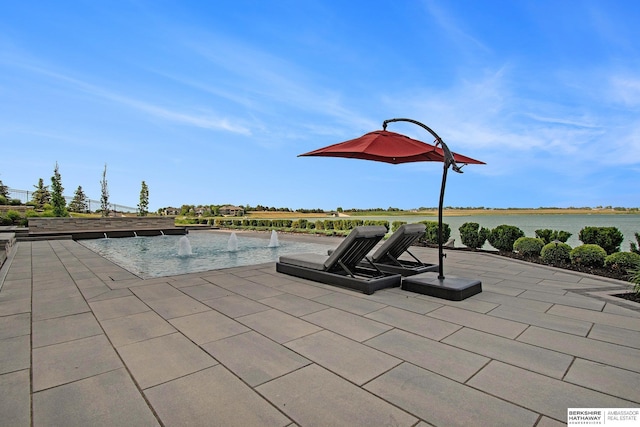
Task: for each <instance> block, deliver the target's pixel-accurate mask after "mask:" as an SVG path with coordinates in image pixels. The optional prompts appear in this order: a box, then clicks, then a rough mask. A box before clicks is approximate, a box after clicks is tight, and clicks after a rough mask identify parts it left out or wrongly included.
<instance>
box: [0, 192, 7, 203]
mask: <svg viewBox="0 0 640 427" xmlns="http://www.w3.org/2000/svg"><path fill="white" fill-rule="evenodd" d="M6 204H7V198H6V197H4V196H3V195H2V194H0V205H6Z"/></svg>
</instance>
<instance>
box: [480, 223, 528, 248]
mask: <svg viewBox="0 0 640 427" xmlns="http://www.w3.org/2000/svg"><path fill="white" fill-rule="evenodd" d="M520 237H524V232H523V231H522V230H520V229H519V228H518V227H516V226H514V225H505V224H503V225H499V226H497V227H496V228H494V229H493V230H491V233H489V237H488V239H489V243H490V244H491V246H493V247H494V248H496V249H497V250H499V251H501V252H512V251H513V244H514V243H515V241H516V240H518V239H519V238H520Z"/></svg>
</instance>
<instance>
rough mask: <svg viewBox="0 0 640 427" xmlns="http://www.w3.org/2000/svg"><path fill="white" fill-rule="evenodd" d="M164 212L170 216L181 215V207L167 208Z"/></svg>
mask: <svg viewBox="0 0 640 427" xmlns="http://www.w3.org/2000/svg"><path fill="white" fill-rule="evenodd" d="M164 214H165V215H169V216H176V215H180V209H178V208H171V207H169V208H165V209H164Z"/></svg>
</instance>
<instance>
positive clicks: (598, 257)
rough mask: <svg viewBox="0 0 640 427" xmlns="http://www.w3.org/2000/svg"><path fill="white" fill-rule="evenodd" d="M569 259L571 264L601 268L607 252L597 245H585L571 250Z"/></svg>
mask: <svg viewBox="0 0 640 427" xmlns="http://www.w3.org/2000/svg"><path fill="white" fill-rule="evenodd" d="M569 257H570V258H571V263H572V264H577V265H584V266H588V267H602V266H603V265H604V259H605V258H606V257H607V252H606V251H605V250H604V249H602V248H601V247H600V246H598V245H593V244H586V245H581V246H576V247H575V248H573V249H571V252H570V253H569Z"/></svg>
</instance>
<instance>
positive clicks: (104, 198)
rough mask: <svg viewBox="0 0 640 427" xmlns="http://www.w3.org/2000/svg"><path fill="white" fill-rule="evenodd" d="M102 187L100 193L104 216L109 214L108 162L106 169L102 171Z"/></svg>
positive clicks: (105, 165)
mask: <svg viewBox="0 0 640 427" xmlns="http://www.w3.org/2000/svg"><path fill="white" fill-rule="evenodd" d="M100 188H101V189H102V192H101V195H100V209H101V210H102V216H103V217H106V216H109V187H108V186H107V164H106V163H105V164H104V171H103V172H102V180H101V181H100Z"/></svg>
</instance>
